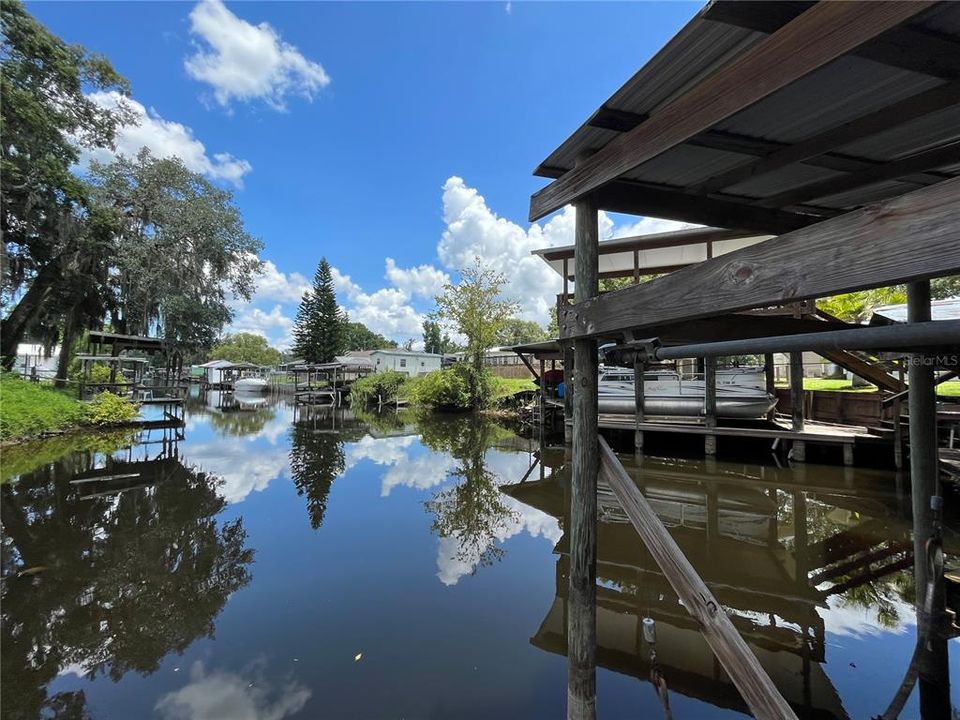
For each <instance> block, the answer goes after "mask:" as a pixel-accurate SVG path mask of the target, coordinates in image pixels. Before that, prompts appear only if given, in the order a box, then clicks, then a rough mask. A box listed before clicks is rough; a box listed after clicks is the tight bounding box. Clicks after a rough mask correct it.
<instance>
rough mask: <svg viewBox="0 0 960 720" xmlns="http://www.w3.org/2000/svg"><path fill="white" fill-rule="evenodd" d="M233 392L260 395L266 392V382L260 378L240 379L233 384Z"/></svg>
mask: <svg viewBox="0 0 960 720" xmlns="http://www.w3.org/2000/svg"><path fill="white" fill-rule="evenodd" d="M233 389H234V391H235V392H238V393H241V392H244V393H262V392H266V391H267V381H266V379H265V378H262V377H252V376H251V377H242V378H240V379H238V380H236V381H235V382H234V383H233Z"/></svg>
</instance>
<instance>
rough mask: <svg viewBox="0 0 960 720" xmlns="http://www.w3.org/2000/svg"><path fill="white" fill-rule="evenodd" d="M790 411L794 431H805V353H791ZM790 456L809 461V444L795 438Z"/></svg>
mask: <svg viewBox="0 0 960 720" xmlns="http://www.w3.org/2000/svg"><path fill="white" fill-rule="evenodd" d="M790 413H791V415H792V417H793V431H794V432H798V433H799V432H803V353H801V352H792V353H790ZM790 458H791V459H792V460H796V461H797V462H806V461H807V444H806V443H805V442H804V441H803V440H794V441H793V446H792V448H791V450H790Z"/></svg>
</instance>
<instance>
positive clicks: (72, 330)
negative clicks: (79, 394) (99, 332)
mask: <svg viewBox="0 0 960 720" xmlns="http://www.w3.org/2000/svg"><path fill="white" fill-rule="evenodd" d="M76 336H77V311H76V310H75V309H71V310H70V312H68V313H67V318H66V320H64V322H63V338H62V344H61V345H60V357H59V358H58V360H57V377H56V380H55V381H54V385H56V386H57V387H58V388H62V387H64V386H65V385H66V384H67V371H68V370H69V369H70V349H71V346H72V345H73V341H74V339H75V338H76ZM81 399H82V398H81Z"/></svg>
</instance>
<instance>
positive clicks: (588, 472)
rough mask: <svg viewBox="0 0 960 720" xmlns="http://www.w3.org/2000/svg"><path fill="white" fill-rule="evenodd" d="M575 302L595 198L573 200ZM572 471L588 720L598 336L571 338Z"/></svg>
mask: <svg viewBox="0 0 960 720" xmlns="http://www.w3.org/2000/svg"><path fill="white" fill-rule="evenodd" d="M576 210H577V219H576V229H575V233H576V259H575V276H576V279H575V283H576V285H575V292H576V299H577V302H576V304H574V305H573V306H572V307H578V306H579V305H581V304H582V303H584V302H587V301H588V300H589V299H591V298H596V297H597V294H598V292H599V283H598V278H597V275H598V273H597V267H598V255H597V243H598V242H599V213H598V210H597V205H596V201H595V198H594V197H593V196H590V195H587V196H585V197H584V198H582V199H580V200H579V201H578V202H577V204H576ZM573 353H574V367H575V370H574V384H575V385H576V386H577V387H576V392H575V393H574V396H573V475H572V478H571V497H570V596H569V597H570V602H569V605H568V617H567V638H568V644H567V718H568V720H593V719H594V718H595V717H596V694H597V677H596V673H597V669H596V665H597V473H598V470H599V459H598V457H597V453H598V446H597V438H598V428H597V423H598V417H597V342H596V340H594V339H592V338H584V339H580V340H577V341H576V342H574V344H573Z"/></svg>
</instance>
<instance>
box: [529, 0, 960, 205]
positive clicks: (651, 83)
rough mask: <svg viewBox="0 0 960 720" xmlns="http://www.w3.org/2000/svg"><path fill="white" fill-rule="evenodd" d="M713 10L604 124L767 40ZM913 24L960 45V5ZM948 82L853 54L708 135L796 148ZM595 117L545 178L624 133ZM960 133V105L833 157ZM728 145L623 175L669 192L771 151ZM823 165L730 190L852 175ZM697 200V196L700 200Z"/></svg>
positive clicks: (637, 81) (865, 163)
mask: <svg viewBox="0 0 960 720" xmlns="http://www.w3.org/2000/svg"><path fill="white" fill-rule="evenodd" d="M744 5H747V3H744ZM709 9H710V6H707V7H705V8H703V9H702V10H701V11H700V12H699V13H698V14H697V16H696V17H694V18H693V19H692V20H691V21H690V22H689V23H688V24H687V25H686V26H685V27H684V28H683V29H681V30H680V32H679V33H677V35H676V36H675V37H674V38H673V39H672V40H670V42H669V43H667V45H666V46H664V48H663V49H661V50H660V51H659V52H658V53H657V54H656V55H655V56H654V57H653V58H652V59H651V60H650V61H649V62H647V64H646V65H644V66H643V67H642V68H641V69H640V70H639V71H638V72H637V73H636V74H635V75H634V76H633V77H632V78H630V80H628V81H627V82H626V83H625V84H624V85H623V87H621V88H620V89H619V90H618V91H617V92H615V93H614V94H613V95H612V96H611V97H610V99H609V100H607V102H605V103H604V104H603V105H602V106H601V108H600V110H599V111H598V113H595V115H594V116H592V118H591V119H592V120H593V121H594V122H598V123H599V122H602V121H603V116H604V113H605V112H606V111H615V112H618V113H620V115H619V116H618V117H620V119H621V120H622V119H623V117H624V114H629V116H636V118H637V120H639V121H642V120H643V118H645V117H646V116H648V115H649V114H651V113H655V112H656V111H657V109H658V108H660V107H662V106H663V105H664V104H665V103H668V102H670V101H672V100H674V99H676V98H677V97H679V96H681V95H683V94H684V93H686V92H687V91H688V90H690V89H691V88H692V87H694V86H695V85H696V84H697V83H699V82H701V81H703V80H704V79H706V78H707V77H709V76H710V75H712V74H713V73H715V72H716V71H717V70H718V69H720V68H721V67H723V66H724V65H726V64H727V63H729V62H730V61H731V60H734V59H735V58H738V57H739V56H740V55H741V54H742V53H743V52H744V51H746V50H747V49H749V48H750V47H751V46H753V45H754V44H756V43H757V42H759V41H760V40H762V39H763V38H765V37H767V35H766V34H765V33H761V32H756V31H754V30H748V29H743V28H740V27H736V26H733V25H728V24H726V23H723V22H719V21H716V20H708V19H706V18H705V17H704V15H705V14H706V13H707V11H708V10H709ZM907 26H908V27H910V28H913V29H922V30H923V31H924V32H931V33H935V34H936V35H937V37H938V38H939V39H940V41H943V40H944V39H949V38H955V39H956V40H957V41H960V3H944V4H941V5H938V6H935V7H934V8H932V9H931V10H929V11H925V12H924V13H922V14H920V15H918V16H917V17H916V18H914V20H912V21H911V22H910V23H907ZM958 52H960V45H958ZM945 82H946V80H944V79H943V78H940V77H933V76H932V75H927V74H923V73H919V72H913V71H910V70H904V69H900V68H896V67H892V66H890V65H887V64H882V63H880V62H876V61H874V60H870V59H866V58H864V57H859V56H855V55H846V56H843V57H840V58H838V59H836V60H834V61H833V62H830V63H828V64H827V65H825V66H824V67H822V68H820V69H819V70H817V71H815V72H813V73H810V74H809V75H807V76H806V77H804V78H801V79H799V80H797V81H796V82H794V83H791V84H790V85H788V86H786V87H784V88H782V89H781V90H779V91H777V92H775V93H773V94H772V95H770V96H768V97H766V98H764V99H763V100H761V101H759V102H757V103H755V104H754V105H752V106H751V107H748V108H746V109H744V110H743V111H741V112H739V113H737V114H736V115H733V116H732V117H730V118H727V119H726V120H724V121H723V122H720V123H717V125H715V126H714V128H712V129H711V131H709V132H710V133H714V134H716V133H732V134H734V135H736V136H738V137H741V138H743V137H745V138H747V139H752V140H758V141H764V142H767V143H769V142H773V143H777V144H792V143H796V142H799V141H802V140H804V139H807V138H810V137H813V136H816V135H818V134H819V133H822V132H824V131H826V130H829V129H832V128H835V127H837V126H839V125H842V124H844V123H846V122H849V121H850V120H853V119H855V118H858V117H861V116H863V115H866V114H868V113H871V112H874V111H876V110H881V109H882V108H884V107H887V106H889V105H891V104H893V103H896V102H898V101H901V100H904V99H907V98H909V97H912V96H914V95H916V94H918V93H921V92H924V91H926V90H928V89H930V88H934V87H937V86H939V85H942V84H944V83H945ZM598 115H599V116H600V117H598ZM589 123H590V121H588V123H587V124H585V125H583V126H582V127H581V128H580V129H578V130H577V131H576V132H575V133H573V135H571V136H570V137H569V138H568V139H567V140H565V141H564V142H563V143H562V144H561V145H560V146H559V147H558V148H557V149H556V150H555V151H554V152H552V153H551V154H550V156H549V157H548V158H547V159H546V160H544V162H543V163H542V165H541V167H540V168H538V174H549V173H548V172H545V170H546V169H551V170H552V169H557V168H559V169H561V170H563V171H566V170H570V169H572V168H573V167H574V164H575V161H576V158H577V156H578V155H580V154H581V153H582V152H584V151H585V150H593V151H595V150H598V149H600V148H602V147H603V146H604V145H606V144H607V143H609V142H610V141H611V140H612V139H613V138H615V137H617V136H618V135H619V134H620V132H618V131H615V130H609V129H602V128H599V127H592V126H591V125H590V124H589ZM628 129H629V128H628ZM708 134H709V133H708ZM724 137H726V136H724ZM721 139H722V137H721ZM956 139H960V105H954V106H951V107H949V108H947V109H945V110H941V111H938V112H935V113H931V114H930V115H928V116H926V117H922V118H919V119H917V120H913V121H910V122H905V123H903V124H902V125H900V126H897V127H894V128H891V129H889V130H887V131H884V132H882V133H877V134H875V135H872V136H868V137H864V138H862V139H860V140H857V141H856V142H852V143H849V144H848V145H847V146H845V147H842V148H835V149H833V150H832V151H831V153H832V154H833V156H834V157H835V158H836V159H837V160H838V161H842V160H844V159H850V160H854V161H861V162H859V163H857V162H853V163H851V166H857V167H869V165H871V164H873V163H875V162H888V161H891V160H895V159H898V158H901V157H904V156H907V155H912V154H914V153H916V152H920V151H923V150H927V149H930V148H934V147H938V146H940V145H943V144H944V143H947V142H950V141H952V140H956ZM720 144H721V143H718V142H715V141H710V139H709V138H707V137H706V136H701V137H699V138H693V139H691V141H688V142H687V143H684V144H681V145H679V146H677V147H674V148H672V149H669V150H667V151H666V152H664V153H662V154H661V155H659V156H657V157H654V158H652V159H650V160H648V161H647V162H645V163H643V164H641V165H639V166H638V167H636V168H634V169H632V170H631V171H629V172H627V173H625V174H623V175H622V176H621V177H622V178H623V179H626V180H635V181H640V182H644V183H654V184H657V185H662V186H665V187H666V188H668V189H679V190H688V189H690V188H693V187H695V186H696V185H698V184H700V183H702V182H704V181H706V180H708V179H709V178H711V177H715V176H717V175H720V174H722V173H724V172H726V171H728V170H730V169H732V168H735V167H738V166H741V165H744V164H750V163H752V162H754V161H755V160H756V158H757V156H758V154H763V153H764V152H769V149H767V150H764V149H763V146H762V145H761V146H760V149H759V150H754V152H753V154H747V153H746V152H741V151H738V150H737V149H736V148H732V147H728V148H724V149H717V146H718V145H720ZM705 145H709V147H707V146H705ZM840 156H842V157H840ZM821 164H823V163H822V162H816V161H814V162H807V163H804V164H793V165H790V166H787V167H784V168H781V169H778V170H775V171H773V172H770V173H767V174H764V175H762V176H760V177H757V178H754V179H750V180H746V181H743V182H740V183H738V184H736V185H732V186H730V187H727V188H725V189H724V190H723V194H724V195H727V196H741V197H742V198H743V199H744V200H746V199H763V198H767V197H770V196H773V195H776V194H778V193H781V192H784V191H787V190H791V189H794V188H798V187H801V186H804V185H806V184H809V183H814V182H818V181H821V180H825V179H829V178H832V177H838V176H843V175H845V174H846V172H844V171H841V170H839V169H835V168H833V167H831V168H827V167H822V166H820V165H821ZM827 164H830V163H827ZM939 172H940V173H941V174H944V169H943V168H941V169H940V170H939ZM552 176H554V177H556V176H557V173H556V172H553V173H552ZM936 179H937V176H936V175H929V174H928V175H926V176H925V179H924V177H920V178H919V179H918V174H914V175H913V176H911V177H910V178H909V181H907V182H903V181H901V182H895V181H885V182H882V183H873V184H871V185H868V186H864V187H862V188H859V189H856V190H850V191H845V192H843V193H838V194H835V195H833V196H832V197H829V198H818V199H815V202H814V203H813V204H815V205H816V206H819V207H826V208H835V209H850V208H853V207H857V206H859V205H862V204H864V203H867V202H872V201H874V200H878V199H882V198H886V197H890V196H892V195H897V194H900V193H902V192H906V191H910V190H913V189H915V188H916V187H918V182H920V183H927V184H929V183H930V182H934V181H936ZM693 199H694V196H691V200H693Z"/></svg>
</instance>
